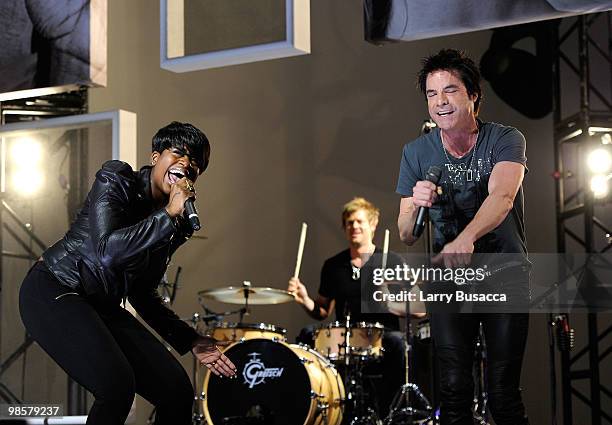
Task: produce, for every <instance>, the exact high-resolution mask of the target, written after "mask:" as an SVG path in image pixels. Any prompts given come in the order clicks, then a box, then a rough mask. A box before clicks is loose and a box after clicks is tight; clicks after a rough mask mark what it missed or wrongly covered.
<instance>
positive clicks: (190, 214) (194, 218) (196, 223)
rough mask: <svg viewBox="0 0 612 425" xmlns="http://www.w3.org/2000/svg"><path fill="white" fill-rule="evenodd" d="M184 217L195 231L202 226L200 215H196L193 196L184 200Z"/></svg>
mask: <svg viewBox="0 0 612 425" xmlns="http://www.w3.org/2000/svg"><path fill="white" fill-rule="evenodd" d="M185 218H186V219H187V221H189V224H191V228H192V229H193V231H194V232H197V231H198V230H200V229H201V228H202V226H200V217H198V210H196V207H195V203H194V202H193V198H189V199H187V200H186V201H185Z"/></svg>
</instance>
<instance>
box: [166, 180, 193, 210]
mask: <svg viewBox="0 0 612 425" xmlns="http://www.w3.org/2000/svg"><path fill="white" fill-rule="evenodd" d="M189 198H194V199H195V189H194V187H193V182H192V181H191V180H189V179H188V178H187V177H183V178H182V179H180V180H178V181H177V182H176V183H174V184H173V185H172V186H171V189H170V196H169V197H168V205H166V211H168V215H170V217H172V218H174V217H178V216H179V215H182V214H183V211H184V210H185V201H186V200H187V199H189Z"/></svg>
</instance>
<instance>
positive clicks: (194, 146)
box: [153, 121, 210, 174]
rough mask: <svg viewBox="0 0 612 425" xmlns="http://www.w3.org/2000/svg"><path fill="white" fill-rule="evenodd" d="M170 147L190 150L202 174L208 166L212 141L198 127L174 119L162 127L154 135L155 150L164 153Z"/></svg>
mask: <svg viewBox="0 0 612 425" xmlns="http://www.w3.org/2000/svg"><path fill="white" fill-rule="evenodd" d="M170 148H181V149H186V150H187V151H189V153H190V157H191V159H193V160H194V161H196V163H197V164H198V168H199V169H200V174H202V173H203V172H204V170H206V167H208V162H209V160H210V142H209V141H208V138H207V137H206V135H205V134H204V133H202V131H201V130H199V129H198V128H197V127H195V126H193V125H191V124H187V123H182V122H178V121H173V122H171V123H170V124H168V125H167V126H165V127H162V128H160V129H159V130H158V131H157V133H155V136H153V151H154V152H159V153H162V152H163V151H164V150H165V149H170Z"/></svg>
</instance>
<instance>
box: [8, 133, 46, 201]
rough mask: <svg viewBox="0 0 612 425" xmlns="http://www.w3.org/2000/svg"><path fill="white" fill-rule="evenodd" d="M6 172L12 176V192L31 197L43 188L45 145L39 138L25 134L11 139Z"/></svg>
mask: <svg viewBox="0 0 612 425" xmlns="http://www.w3.org/2000/svg"><path fill="white" fill-rule="evenodd" d="M7 148H8V149H7V150H8V155H7V159H8V161H7V163H6V165H5V166H6V172H7V174H8V175H9V176H10V179H9V182H10V191H11V193H13V194H15V195H17V196H19V197H22V198H29V197H32V196H33V195H35V194H36V193H37V192H38V191H40V190H41V188H42V186H43V184H44V180H45V179H44V175H43V173H42V168H43V166H42V160H43V155H44V152H43V145H42V143H41V141H40V140H39V139H38V138H33V137H28V136H23V137H16V138H13V139H12V140H10V142H9V144H8V146H7Z"/></svg>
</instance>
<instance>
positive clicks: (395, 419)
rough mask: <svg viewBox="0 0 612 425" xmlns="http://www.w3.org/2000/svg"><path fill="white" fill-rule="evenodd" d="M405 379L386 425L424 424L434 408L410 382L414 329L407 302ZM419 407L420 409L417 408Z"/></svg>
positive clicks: (394, 400)
mask: <svg viewBox="0 0 612 425" xmlns="http://www.w3.org/2000/svg"><path fill="white" fill-rule="evenodd" d="M404 338H405V341H404V347H405V363H404V371H405V379H406V383H405V384H404V385H402V387H401V388H400V390H399V391H398V392H397V393H396V394H395V397H393V402H392V403H391V408H390V410H389V415H388V416H387V417H386V418H385V421H384V424H385V425H408V424H423V423H426V422H427V421H429V420H430V419H431V417H432V413H433V408H432V406H431V404H430V403H429V400H427V397H425V395H424V394H423V393H422V392H421V390H420V388H419V387H418V385H417V384H413V383H412V382H410V353H411V352H412V341H413V339H412V338H413V336H412V327H411V325H410V306H409V303H408V302H406V335H405V337H404ZM417 406H418V407H417Z"/></svg>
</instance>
